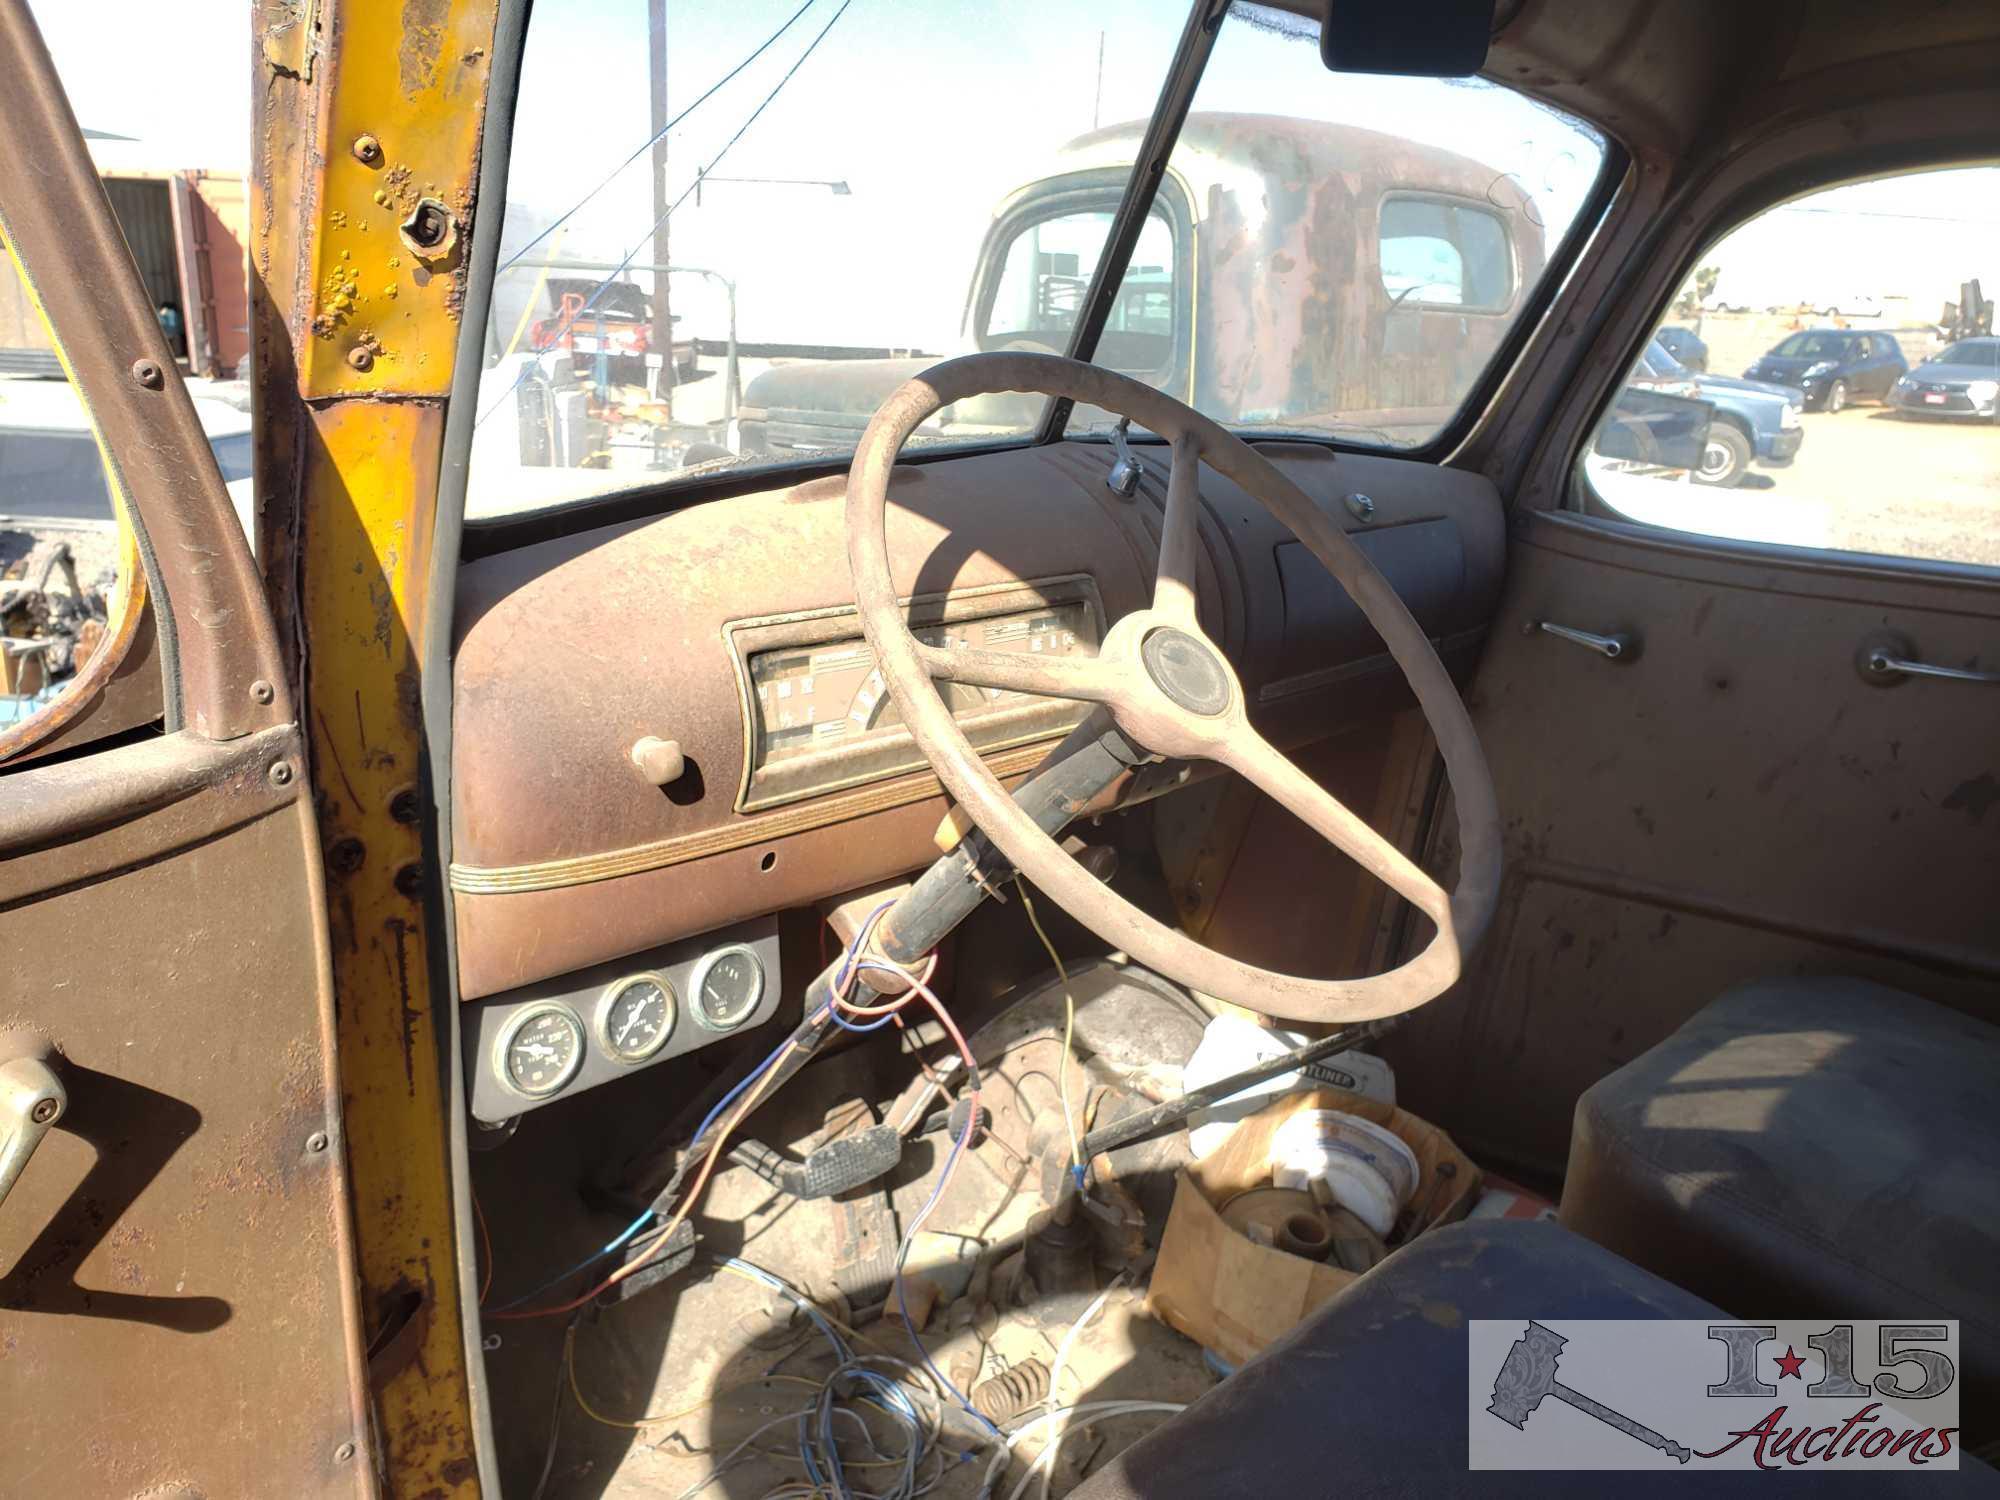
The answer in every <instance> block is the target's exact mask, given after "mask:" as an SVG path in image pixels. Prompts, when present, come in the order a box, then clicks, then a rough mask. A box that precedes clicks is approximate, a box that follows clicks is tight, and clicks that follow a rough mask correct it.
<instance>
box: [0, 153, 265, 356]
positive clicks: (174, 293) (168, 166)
mask: <svg viewBox="0 0 2000 1500" xmlns="http://www.w3.org/2000/svg"><path fill="white" fill-rule="evenodd" d="M84 135H85V137H86V139H87V141H88V143H89V146H90V153H91V157H92V159H93V160H95V161H96V163H97V168H98V173H99V175H100V176H101V177H102V178H103V181H104V189H105V192H106V194H107V195H108V196H109V197H110V199H111V207H112V210H113V211H114V212H115V213H116V214H117V216H118V223H119V226H120V227H121V228H122V229H123V230H124V231H125V242H126V243H127V244H128V245H130V246H131V247H132V258H133V259H134V260H135V261H137V262H138V265H139V276H140V279H141V280H142V281H143V282H144V283H145V287H146V294H147V296H148V297H150V298H151V299H152V303H153V307H154V309H155V311H157V312H158V313H159V314H160V321H161V324H162V326H163V327H164V329H165V330H166V334H167V342H168V343H169V345H171V346H172V348H173V350H174V355H175V357H176V359H177V360H178V361H179V362H180V364H181V365H182V367H183V368H184V369H186V370H187V372H188V373H189V374H191V375H195V376H201V377H207V378H211V379H229V378H231V377H233V376H234V375H235V374H236V371H237V366H238V365H239V363H240V362H241V361H242V359H243V357H244V355H246V354H247V353H248V352H249V350H250V296H249V280H248V277H249V262H248V259H247V257H246V254H245V250H244V245H245V242H246V240H247V239H248V227H247V220H248V194H247V191H246V186H245V183H244V181H243V177H242V174H241V173H236V172H213V171H209V170H207V169H205V168H200V167H188V166H185V165H182V164H176V163H172V162H167V161H162V160H160V158H159V153H158V151H157V149H155V148H153V147H151V146H149V145H148V144H147V143H146V142H145V141H137V140H132V139H130V138H128V137H125V136H114V135H107V134H105V133H103V132H100V131H89V130H87V131H85V132H84ZM0 371H5V372H15V373H36V374H40V373H48V374H56V373H60V367H59V366H58V365H57V364H56V362H55V354H54V351H53V350H52V349H51V348H50V346H49V341H48V335H47V334H46V333H45V332H44V331H43V329H42V325H41V320H40V319H39V318H38V317H37V316H36V314H35V310H34V309H33V308H32V307H31V306H29V305H28V304H27V301H26V299H25V298H24V297H23V295H22V293H21V289H20V286H19V284H18V283H17V282H15V281H14V280H13V279H12V278H7V279H6V280H5V282H4V284H0Z"/></svg>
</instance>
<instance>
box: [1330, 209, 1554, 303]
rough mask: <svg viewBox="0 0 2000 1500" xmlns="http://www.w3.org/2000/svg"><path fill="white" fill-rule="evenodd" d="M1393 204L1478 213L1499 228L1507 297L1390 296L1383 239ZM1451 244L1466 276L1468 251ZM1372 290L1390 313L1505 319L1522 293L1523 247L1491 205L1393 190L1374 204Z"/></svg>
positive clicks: (1391, 293) (1391, 294) (1460, 267)
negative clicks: (1436, 299)
mask: <svg viewBox="0 0 2000 1500" xmlns="http://www.w3.org/2000/svg"><path fill="white" fill-rule="evenodd" d="M1392 203H1431V204H1435V205H1437V206H1438V207H1439V208H1450V209H1456V210H1457V211H1459V212H1461V213H1475V214H1478V215H1480V216H1481V217H1482V218H1485V219H1489V220H1491V221H1492V222H1493V223H1494V224H1495V225H1497V226H1498V227H1499V230H1500V242H1501V243H1502V244H1503V245H1504V246H1506V261H1507V295H1506V297H1505V298H1503V299H1502V300H1501V301H1499V302H1432V301H1429V300H1427V299H1425V298H1423V297H1419V296H1417V295H1416V294H1415V292H1414V291H1412V292H1411V293H1409V294H1407V295H1405V296H1402V297H1398V296H1396V295H1395V294H1394V293H1393V292H1391V291H1390V290H1389V288H1388V285H1387V283H1386V282H1385V281H1384V280H1383V274H1384V273H1383V270H1382V243H1383V239H1384V235H1383V233H1382V222H1383V219H1384V218H1385V217H1386V216H1387V214H1388V212H1389V205H1390V204H1392ZM1450 243H1451V246H1452V248H1453V249H1454V250H1456V251H1458V256H1459V269H1460V271H1461V272H1463V270H1464V268H1465V265H1466V260H1465V251H1464V249H1463V247H1461V246H1460V245H1459V244H1458V243H1457V242H1456V241H1452V242H1450ZM1544 274H1546V272H1545V273H1544ZM1464 285H1465V280H1464V277H1463V276H1462V275H1461V277H1460V280H1459V286H1460V287H1461V288H1463V287H1464ZM1370 290H1371V293H1377V294H1380V295H1381V296H1383V297H1386V298H1387V299H1388V302H1389V310H1390V311H1391V312H1401V311H1404V310H1406V309H1407V310H1409V311H1412V312H1437V313H1446V314H1454V315H1460V314H1462V315H1465V316H1469V317H1477V318H1504V317H1506V316H1507V310H1508V307H1509V305H1510V304H1511V303H1512V301H1513V299H1514V297H1515V296H1516V295H1517V294H1518V293H1519V292H1520V290H1521V247H1520V245H1519V244H1517V243H1516V242H1515V239H1514V234H1513V231H1512V230H1511V229H1510V228H1509V227H1508V224H1507V220H1506V218H1505V217H1504V216H1503V215H1502V214H1500V213H1499V212H1498V211H1497V210H1495V209H1494V208H1493V207H1492V205H1490V204H1486V203H1480V202H1478V201H1477V200H1475V199H1472V198H1464V197H1460V196H1459V195H1458V194H1456V193H1440V192H1437V191H1434V190H1432V189H1429V188H1391V189H1389V190H1388V191H1386V192H1384V193H1383V194H1382V196H1381V197H1380V198H1379V199H1378V200H1377V201H1376V204H1375V285H1374V286H1373V287H1372V288H1371V289H1370Z"/></svg>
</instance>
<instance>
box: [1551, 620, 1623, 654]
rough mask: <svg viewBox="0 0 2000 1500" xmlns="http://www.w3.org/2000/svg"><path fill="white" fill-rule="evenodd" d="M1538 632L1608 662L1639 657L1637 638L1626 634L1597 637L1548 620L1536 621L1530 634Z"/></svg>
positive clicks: (1591, 633) (1594, 634)
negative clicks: (1567, 642) (1576, 646)
mask: <svg viewBox="0 0 2000 1500" xmlns="http://www.w3.org/2000/svg"><path fill="white" fill-rule="evenodd" d="M1535 630H1539V631H1541V632H1542V633H1543V634H1544V635H1552V636H1554V637H1556V639H1557V640H1563V641H1569V642H1571V643H1573V644H1575V645H1578V646H1582V647H1583V648H1584V649H1586V650H1588V651H1595V652H1596V653H1597V654H1598V655H1599V656H1602V657H1604V658H1605V659H1606V660H1608V661H1617V662H1629V661H1636V660H1638V657H1639V637H1638V636H1636V635H1632V634H1629V633H1626V632H1622V631H1621V632H1619V633H1618V634H1615V635H1598V634H1597V633H1596V632H1594V631H1589V630H1577V629H1574V628H1572V627H1571V626H1568V625H1557V624H1555V623H1554V622H1553V621H1550V620H1537V621H1535V623H1534V625H1533V626H1532V627H1531V630H1530V634H1532V633H1533V631H1535Z"/></svg>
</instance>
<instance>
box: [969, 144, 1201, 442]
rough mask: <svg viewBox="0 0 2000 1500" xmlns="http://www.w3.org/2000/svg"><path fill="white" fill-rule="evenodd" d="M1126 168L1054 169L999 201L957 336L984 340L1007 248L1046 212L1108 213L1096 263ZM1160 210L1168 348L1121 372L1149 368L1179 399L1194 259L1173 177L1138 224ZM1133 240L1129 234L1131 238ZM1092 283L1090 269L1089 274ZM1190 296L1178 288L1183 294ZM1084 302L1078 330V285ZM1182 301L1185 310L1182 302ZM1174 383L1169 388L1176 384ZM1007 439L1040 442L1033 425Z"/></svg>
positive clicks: (1189, 339)
mask: <svg viewBox="0 0 2000 1500" xmlns="http://www.w3.org/2000/svg"><path fill="white" fill-rule="evenodd" d="M1130 176H1131V174H1130V173H1129V172H1127V171H1125V170H1123V169H1121V168H1118V167H1094V168H1090V169H1087V170H1085V171H1081V172H1068V173H1063V174H1061V175H1060V176H1056V177H1050V178H1044V179H1042V180H1041V181H1039V182H1036V183H1030V184H1029V185H1028V186H1026V187H1023V188H1018V189H1016V190H1015V192H1014V193H1013V194H1012V195H1010V197H1009V198H1008V200H1007V203H1006V205H1005V206H1004V207H1003V208H1002V209H1001V210H1000V212H999V214H998V215H997V216H995V218H994V220H993V223H992V225H991V227H990V228H988V230H987V231H986V238H985V240H984V241H983V242H982V243H981V245H980V247H979V257H978V259H977V260H976V261H975V262H974V263H973V271H972V285H971V287H970V289H969V290H968V291H967V293H966V310H965V315H964V318H963V321H962V326H961V331H962V333H963V335H964V336H965V337H966V338H968V339H970V340H973V341H975V342H977V343H978V344H979V346H980V347H981V348H984V347H985V341H986V337H987V335H986V331H985V328H986V325H987V323H988V322H990V321H991V318H992V315H993V304H994V302H995V301H996V299H997V298H998V297H999V294H1000V280H1001V277H1002V276H1003V274H1004V273H1005V271H1006V264H1007V251H1008V249H1009V248H1010V247H1011V246H1012V245H1013V243H1014V241H1015V240H1016V239H1018V238H1019V237H1020V236H1021V234H1022V233H1023V232H1025V231H1026V230H1027V229H1029V228H1031V227H1032V226H1034V225H1036V224H1041V223H1046V222H1047V221H1049V220H1050V219H1060V218H1063V217H1065V216H1066V215H1069V214H1085V213H1109V214H1110V215H1111V217H1112V222H1111V224H1109V225H1107V226H1106V228H1105V239H1104V245H1103V247H1102V248H1101V250H1100V251H1099V254H1098V265H1099V266H1100V267H1101V266H1102V265H1103V264H1104V259H1105V257H1106V256H1108V255H1109V254H1110V252H1111V238H1112V232H1113V230H1114V229H1115V228H1116V224H1117V214H1118V209H1119V207H1120V205H1121V204H1122V202H1123V194H1124V189H1125V185H1126V183H1127V181H1128V180H1129V179H1130ZM1156 216H1157V217H1159V218H1161V219H1164V220H1165V221H1166V226H1167V233H1168V234H1169V235H1170V236H1171V237H1172V239H1173V286H1174V290H1175V297H1174V326H1173V334H1172V341H1171V344H1170V354H1169V357H1168V361H1167V363H1166V364H1164V365H1161V366H1157V367H1156V368H1154V369H1153V370H1150V371H1146V372H1144V373H1141V372H1137V371H1126V372H1124V373H1127V374H1131V375H1133V377H1134V378H1135V379H1145V378H1146V376H1148V375H1165V376H1168V377H1171V379H1172V384H1171V385H1169V386H1164V387H1162V389H1164V390H1166V391H1167V394H1168V395H1171V396H1174V397H1176V398H1177V399H1179V400H1182V401H1185V400H1186V399H1187V387H1188V385H1189V382H1190V381H1191V380H1192V378H1193V358H1192V356H1193V350H1194V319H1195V314H1196V309H1195V308H1194V306H1193V304H1192V296H1191V293H1192V289H1193V286H1194V265H1195V260H1194V257H1195V248H1194V240H1195V227H1194V213H1193V210H1192V209H1191V208H1190V207H1189V205H1188V201H1187V196H1186V194H1185V193H1184V192H1183V191H1182V190H1181V188H1180V185H1179V183H1178V182H1176V181H1175V179H1174V178H1173V177H1172V176H1168V177H1166V178H1165V179H1163V180H1162V182H1161V184H1160V191H1159V193H1158V194H1157V195H1156V196H1155V198H1154V201H1153V203H1152V204H1151V205H1150V206H1149V207H1148V209H1147V211H1146V217H1145V218H1144V219H1141V220H1140V221H1139V223H1140V228H1141V230H1142V231H1143V229H1144V227H1145V224H1146V222H1147V220H1149V219H1152V218H1154V217H1156ZM1135 243H1136V241H1135ZM1090 282H1091V284H1092V285H1095V282H1096V272H1095V270H1093V272H1092V276H1091V278H1090ZM1124 284H1125V280H1124V276H1123V274H1121V275H1120V276H1119V279H1118V282H1117V285H1116V286H1115V287H1114V288H1113V295H1112V297H1111V298H1110V300H1109V301H1108V302H1107V303H1106V307H1105V314H1104V321H1105V322H1106V323H1109V321H1110V315H1111V309H1112V308H1113V307H1115V306H1116V303H1117V293H1118V292H1119V291H1120V290H1122V288H1123V287H1124ZM1184 292H1185V293H1187V294H1189V295H1183V293H1184ZM1085 298H1086V302H1085V306H1084V308H1083V310H1082V312H1081V313H1080V314H1079V316H1078V319H1077V327H1078V328H1079V329H1080V328H1081V327H1082V324H1083V319H1084V318H1086V317H1088V316H1089V315H1090V312H1091V308H1090V304H1089V301H1088V298H1089V292H1088V290H1086V292H1085ZM1184 302H1185V303H1187V306H1186V308H1185V312H1184V311H1183V307H1182V304H1183V303H1184ZM1103 333H1104V329H1103V328H1101V327H1100V328H1098V329H1097V330H1096V338H1097V339H1100V340H1101V338H1102V336H1103ZM1176 386H1177V387H1178V389H1175V387H1176ZM1007 441H1011V442H1022V441H1027V442H1034V443H1039V442H1040V433H1039V431H1033V432H1026V433H1022V434H1020V435H1019V436H1018V437H1016V438H1013V439H1009V440H1007Z"/></svg>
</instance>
